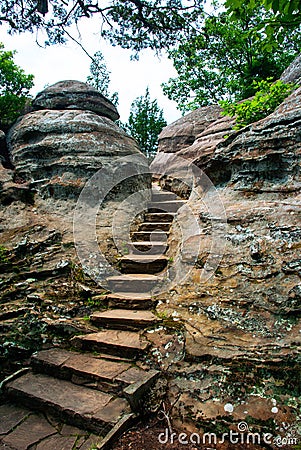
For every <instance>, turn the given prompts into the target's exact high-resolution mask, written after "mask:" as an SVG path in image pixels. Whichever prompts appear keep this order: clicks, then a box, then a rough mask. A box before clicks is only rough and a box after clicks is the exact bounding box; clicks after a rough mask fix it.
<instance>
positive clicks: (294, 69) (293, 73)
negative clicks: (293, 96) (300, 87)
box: [281, 55, 301, 84]
mask: <svg viewBox="0 0 301 450" xmlns="http://www.w3.org/2000/svg"><path fill="white" fill-rule="evenodd" d="M281 80H282V81H284V83H299V84H300V81H301V55H299V56H298V57H297V58H296V59H294V61H293V62H292V63H291V64H290V65H289V66H288V68H287V69H286V70H285V71H284V72H283V74H282V75H281Z"/></svg>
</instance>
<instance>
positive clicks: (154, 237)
mask: <svg viewBox="0 0 301 450" xmlns="http://www.w3.org/2000/svg"><path fill="white" fill-rule="evenodd" d="M168 236H169V232H168V231H163V230H162V231H156V230H154V231H135V232H134V233H133V234H132V240H133V241H153V242H167V239H168Z"/></svg>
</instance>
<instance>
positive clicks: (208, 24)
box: [163, 7, 301, 112]
mask: <svg viewBox="0 0 301 450" xmlns="http://www.w3.org/2000/svg"><path fill="white" fill-rule="evenodd" d="M271 16H272V14H270V13H267V12H265V11H264V10H263V8H262V7H257V8H255V9H254V10H250V11H249V10H248V9H246V10H245V14H242V15H241V16H240V17H238V18H237V19H236V20H235V21H234V20H233V19H232V18H231V17H230V15H229V14H228V13H227V12H220V13H217V15H215V16H212V17H208V18H207V19H206V20H205V23H204V27H203V29H202V32H201V33H200V34H198V35H197V36H195V37H194V38H192V39H190V40H189V41H186V42H183V43H181V44H180V45H179V46H178V47H177V48H176V49H173V50H171V51H169V56H170V58H171V59H172V60H173V63H174V66H175V68H176V70H177V72H178V77H177V78H171V79H170V80H169V81H168V82H167V83H164V84H163V91H164V93H165V94H166V95H167V96H168V98H169V99H171V100H174V101H176V102H177V103H178V108H179V109H180V110H181V111H182V112H185V111H188V110H191V109H195V108H198V107H201V106H207V105H210V104H214V103H217V102H218V101H219V100H222V99H228V100H232V101H233V100H242V99H244V98H247V97H250V96H252V95H253V94H254V92H255V90H254V89H255V88H254V85H253V84H252V82H253V81H254V80H255V81H260V80H264V79H267V78H268V77H272V78H273V80H276V79H278V78H279V76H280V74H281V73H282V71H283V70H284V69H285V68H286V67H287V66H288V65H289V64H290V62H291V61H292V60H293V59H294V57H295V56H296V55H297V54H298V52H299V51H300V45H301V35H300V27H299V28H296V27H295V28H292V29H290V30H287V29H282V31H281V32H279V33H280V34H281V39H280V40H281V43H280V42H278V41H277V42H276V41H275V42H274V44H273V47H272V48H270V47H267V46H266V43H265V35H264V33H263V32H262V31H261V27H262V26H264V24H265V20H267V19H268V18H269V17H271ZM279 37H280V36H279Z"/></svg>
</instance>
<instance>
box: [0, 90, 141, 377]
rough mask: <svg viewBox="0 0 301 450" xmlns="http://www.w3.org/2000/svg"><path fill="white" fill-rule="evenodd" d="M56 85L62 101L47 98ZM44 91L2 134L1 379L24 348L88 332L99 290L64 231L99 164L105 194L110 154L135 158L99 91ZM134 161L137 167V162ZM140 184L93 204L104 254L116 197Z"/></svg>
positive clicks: (112, 166) (109, 245)
mask: <svg viewBox="0 0 301 450" xmlns="http://www.w3.org/2000/svg"><path fill="white" fill-rule="evenodd" d="M60 86H61V87H63V88H62V92H63V96H62V98H63V99H65V100H64V101H63V102H62V103H56V100H55V99H56V96H57V97H60V95H59V94H60V92H61V91H60ZM64 86H65V87H66V89H65V88H64ZM77 87H78V91H76V89H77ZM64 89H65V90H64ZM46 91H47V92H48V94H49V95H48V94H47V92H46V93H45V95H44V94H43V93H41V94H40V95H39V96H38V99H39V100H38V103H36V104H35V105H36V108H38V104H40V103H39V102H40V101H41V104H40V105H41V106H40V107H41V109H40V110H37V111H33V112H30V113H28V114H26V115H24V116H22V117H20V118H19V119H18V121H17V122H16V123H15V125H14V126H13V128H12V129H11V130H10V132H9V135H8V144H9V151H10V156H11V158H12V159H13V161H14V167H13V168H12V169H6V168H4V167H2V166H0V203H1V209H0V232H1V233H0V270H1V281H0V288H1V294H0V302H1V307H2V313H3V314H1V316H0V353H1V356H0V358H1V363H0V364H1V369H2V371H3V372H1V377H2V378H3V376H4V375H5V374H7V373H11V372H12V371H14V370H16V369H18V368H19V361H20V360H22V359H24V358H27V357H28V356H29V355H30V354H31V353H32V352H33V351H34V350H37V349H40V348H43V347H45V348H49V347H51V346H56V345H62V346H64V345H65V344H67V342H69V340H70V338H71V337H72V336H73V335H74V334H78V333H87V332H89V333H92V332H93V331H95V327H93V326H91V325H89V323H88V322H87V321H86V320H84V317H85V316H87V315H89V314H90V313H91V312H93V311H94V310H95V309H96V308H97V309H101V308H102V307H103V303H102V301H100V300H97V301H96V300H95V302H94V301H91V297H93V296H96V295H100V294H103V293H104V289H103V288H102V287H101V286H100V285H97V284H96V282H95V281H93V280H92V279H91V278H90V276H89V275H87V273H86V272H84V270H83V269H82V267H81V265H80V261H79V259H78V256H77V254H76V251H75V245H74V237H73V215H74V209H75V206H76V202H77V199H78V196H79V193H80V192H81V189H82V188H83V186H84V185H85V183H86V181H87V180H88V179H89V178H90V177H92V176H93V175H94V174H95V173H96V172H97V171H98V170H99V169H103V174H102V177H101V178H100V179H99V180H98V181H99V182H100V185H99V189H103V190H105V189H106V186H107V185H108V183H111V182H112V180H113V174H115V173H116V172H118V170H116V169H118V168H119V167H120V163H119V158H120V157H123V156H130V157H131V156H136V155H141V153H140V152H139V148H138V147H137V144H136V142H135V141H134V140H133V139H132V138H131V137H129V136H127V135H126V133H125V132H124V131H123V130H121V129H120V128H119V127H118V126H117V125H116V124H115V123H114V122H112V120H111V119H110V118H108V117H101V115H100V114H102V112H101V111H102V110H101V108H102V107H103V106H101V105H103V104H106V103H105V100H104V99H102V96H101V95H100V94H97V95H96V97H95V98H94V97H93V96H94V93H93V92H92V91H93V89H92V88H91V92H92V93H93V96H92V97H93V99H94V100H95V104H94V103H93V102H92V103H93V104H94V107H95V108H94V107H93V105H92V103H91V105H90V103H89V102H88V100H89V98H88V97H87V95H86V94H87V85H85V84H84V83H82V84H81V83H79V85H78V84H76V83H71V84H68V83H63V84H62V85H61V84H57V85H55V86H54V87H53V88H52V87H50V88H47V90H46ZM73 91H74V92H73ZM76 92H77V93H76ZM89 92H90V91H89ZM42 94H43V95H42ZM91 95H92V94H91ZM41 99H42V100H41ZM43 99H44V100H43ZM93 99H92V100H93ZM92 100H91V101H92ZM94 100H93V101H94ZM48 101H49V103H47V102H48ZM57 101H58V99H57ZM89 101H90V100H89ZM43 102H44V103H43ZM46 103H47V104H46ZM57 107H61V108H62V109H60V110H58V109H56V108H57ZM45 108H50V109H45ZM52 108H53V109H52ZM64 108H65V109H64ZM79 108H80V109H79ZM87 108H88V110H87ZM93 108H94V109H95V111H96V112H93V111H92V110H93ZM114 114H115V113H114ZM103 115H105V114H103ZM109 116H110V117H111V116H112V115H109ZM115 116H116V115H115ZM115 116H114V117H113V116H112V118H117V117H115ZM141 156H142V155H141ZM140 164H142V165H143V164H145V168H146V167H147V163H146V162H145V163H143V162H141V160H140ZM149 186H150V180H149V178H148V177H146V176H145V175H143V176H139V175H137V176H134V177H132V178H131V179H130V180H129V181H128V180H127V179H126V180H125V182H124V183H121V184H119V185H118V186H117V187H116V188H115V190H114V192H112V194H111V197H110V198H108V200H107V199H106V200H107V201H104V202H103V204H102V216H101V217H100V218H99V219H98V228H97V233H98V235H100V238H99V240H100V245H103V246H104V253H107V254H109V255H110V257H111V258H113V259H114V255H115V253H116V248H115V246H114V242H113V238H112V221H113V217H115V219H116V216H117V218H118V214H117V215H115V212H116V210H117V209H118V208H120V202H121V201H122V200H123V199H124V198H126V197H127V196H128V195H130V194H131V193H133V192H136V191H139V190H143V189H146V188H148V187H149ZM113 187H114V186H113ZM97 189H98V186H97ZM92 197H93V195H91V196H90V197H89V198H88V200H89V199H90V198H92ZM146 200H148V198H147V199H146ZM146 200H145V201H146ZM143 201H144V199H143V195H142V196H141V199H140V203H141V204H143ZM124 210H127V213H129V210H130V207H129V206H128V205H125V206H124ZM119 214H120V215H121V216H122V215H123V210H122V209H121V210H120V209H119ZM84 218H85V214H83V218H82V221H84ZM116 220H117V219H116ZM119 221H121V222H122V217H121V218H119ZM85 231H86V229H84V232H85ZM114 252H115V253H114ZM103 298H104V297H103Z"/></svg>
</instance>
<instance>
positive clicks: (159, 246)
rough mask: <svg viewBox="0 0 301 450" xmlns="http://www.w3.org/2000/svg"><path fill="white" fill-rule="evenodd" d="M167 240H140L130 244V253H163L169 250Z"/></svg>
mask: <svg viewBox="0 0 301 450" xmlns="http://www.w3.org/2000/svg"><path fill="white" fill-rule="evenodd" d="M167 247H168V246H167V244H166V242H151V241H138V242H131V243H130V244H129V251H130V254H131V253H132V254H134V255H135V254H137V253H139V254H141V252H142V253H145V254H146V255H162V254H163V253H165V252H166V250H167Z"/></svg>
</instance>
